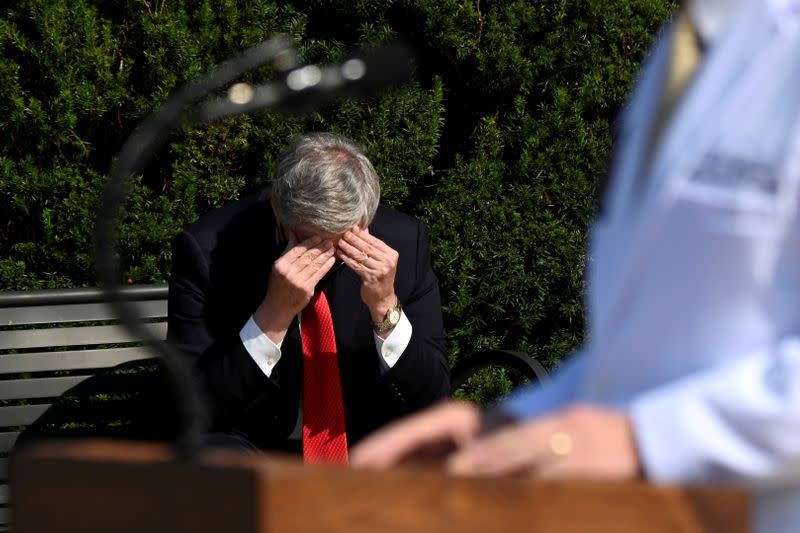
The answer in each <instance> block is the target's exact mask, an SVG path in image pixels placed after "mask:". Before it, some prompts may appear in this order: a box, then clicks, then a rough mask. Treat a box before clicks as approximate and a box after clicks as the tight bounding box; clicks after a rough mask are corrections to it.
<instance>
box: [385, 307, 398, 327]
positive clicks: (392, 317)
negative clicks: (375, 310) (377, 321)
mask: <svg viewBox="0 0 800 533" xmlns="http://www.w3.org/2000/svg"><path fill="white" fill-rule="evenodd" d="M387 318H388V319H389V322H390V323H392V324H397V323H398V322H400V310H399V309H398V308H396V307H395V308H393V309H391V310H390V311H389V316H388V317H387Z"/></svg>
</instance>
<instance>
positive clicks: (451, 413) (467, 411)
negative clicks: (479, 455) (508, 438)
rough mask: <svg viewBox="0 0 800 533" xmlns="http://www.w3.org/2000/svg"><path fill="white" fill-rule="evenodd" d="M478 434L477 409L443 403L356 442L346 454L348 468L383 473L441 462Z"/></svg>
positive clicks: (448, 402)
mask: <svg viewBox="0 0 800 533" xmlns="http://www.w3.org/2000/svg"><path fill="white" fill-rule="evenodd" d="M480 430H481V411H480V409H479V408H478V407H477V406H475V405H472V404H469V403H464V402H459V401H455V400H447V401H444V402H441V403H439V404H438V405H435V406H433V407H430V408H428V409H425V410H423V411H420V412H418V413H415V414H413V415H410V416H408V417H406V418H402V419H400V420H396V421H394V422H393V423H391V424H388V425H386V426H384V427H383V428H381V429H379V430H378V431H376V432H375V433H373V434H371V435H370V436H368V437H367V438H365V439H364V440H362V441H361V442H359V443H358V444H357V445H356V446H355V447H354V448H353V449H352V450H351V452H350V465H351V466H353V467H355V468H374V469H378V470H383V469H386V468H389V467H391V466H394V465H396V464H399V463H402V462H407V461H411V462H430V461H444V460H446V458H447V457H449V456H450V455H451V454H452V453H453V452H455V451H457V450H460V449H462V448H464V447H465V446H467V445H469V444H470V443H472V442H473V441H474V440H475V439H476V438H477V437H478V433H479V432H480Z"/></svg>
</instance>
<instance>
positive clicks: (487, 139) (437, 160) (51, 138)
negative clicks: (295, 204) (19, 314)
mask: <svg viewBox="0 0 800 533" xmlns="http://www.w3.org/2000/svg"><path fill="white" fill-rule="evenodd" d="M674 8H675V1H674V0H662V1H652V0H605V1H600V0H587V1H584V2H567V1H564V0H562V1H555V2H554V1H544V0H497V1H492V2H483V3H481V2H480V0H477V1H472V0H470V1H466V0H393V1H388V2H387V1H386V0H359V1H358V2H353V1H352V0H333V1H330V0H326V1H323V0H311V1H308V0H306V1H302V2H301V1H297V0H287V1H281V2H278V1H273V0H248V1H244V0H215V1H211V0H181V1H178V2H159V1H157V0H127V1H122V2H100V1H98V0H17V1H16V2H14V3H12V5H10V6H6V7H4V10H3V13H2V15H0V128H2V131H3V132H4V135H3V137H2V140H0V205H2V207H3V208H2V210H0V289H4V290H14V289H27V288H36V287H65V286H75V285H91V284H93V283H94V269H93V264H92V256H91V241H92V231H93V225H94V215H95V212H96V207H97V199H98V194H99V191H100V189H101V187H102V184H103V181H104V178H103V176H104V174H105V173H106V172H107V170H108V168H109V165H110V163H111V161H112V158H113V156H114V155H115V154H116V152H117V151H118V150H119V148H120V146H121V145H122V142H123V141H124V139H125V138H126V137H127V136H128V135H129V134H130V132H131V131H132V130H133V128H134V127H135V126H136V124H137V123H138V122H139V121H141V120H142V119H143V118H144V117H145V116H147V114H149V113H150V112H151V111H152V110H153V109H155V107H156V106H157V105H158V104H160V103H161V102H163V101H164V99H165V98H166V97H167V96H168V94H169V93H170V92H171V91H173V90H174V89H175V88H176V87H178V86H179V85H181V84H183V83H185V82H187V81H188V80H191V79H193V78H195V77H196V76H198V75H200V74H201V73H203V72H205V71H207V70H208V69H210V68H211V67H212V66H213V65H215V64H217V63H218V62H220V61H222V60H224V59H226V58H228V57H230V56H232V55H235V54H236V53H238V52H239V51H241V50H243V49H244V48H246V47H249V46H252V45H254V44H256V43H258V42H260V41H262V40H263V39H265V38H268V37H270V36H272V35H275V34H277V33H284V34H286V35H288V36H289V37H290V39H291V40H292V41H293V42H294V44H295V46H296V48H297V50H298V52H299V54H300V56H301V57H302V58H303V59H304V60H305V61H307V62H328V61H336V60H339V59H341V58H342V57H343V56H344V55H345V54H346V52H347V51H348V50H351V49H353V48H355V47H357V46H362V45H370V44H378V43H382V42H385V41H387V40H389V39H393V38H396V37H402V38H404V39H406V40H407V41H408V42H410V43H411V44H412V45H413V47H414V49H415V51H416V56H417V68H416V75H415V81H414V82H412V83H410V84H408V85H407V86H406V87H404V88H401V89H396V90H393V91H389V92H384V93H383V94H380V95H375V96H373V97H370V98H368V99H365V100H361V101H357V102H345V103H341V104H336V105H329V106H327V107H325V108H323V109H321V110H319V111H318V112H316V113H313V114H310V115H307V116H289V115H278V114H261V115H251V116H244V117H239V118H236V119H231V120H227V121H225V122H222V123H218V124H213V125H203V126H192V127H189V128H186V130H185V131H182V132H178V133H176V134H174V135H173V136H172V137H171V138H170V142H169V144H168V146H167V147H165V148H164V149H163V150H161V151H159V152H158V153H157V154H156V155H155V156H154V157H153V159H152V161H151V163H150V164H149V165H148V167H147V168H146V169H144V171H143V173H142V175H140V176H137V177H136V178H135V179H134V180H133V183H132V185H131V193H130V200H129V203H128V205H127V208H126V210H125V214H124V218H123V220H122V224H121V229H120V233H119V252H120V256H121V258H122V261H123V265H124V271H125V277H126V278H127V277H131V278H133V279H134V280H135V281H137V282H141V283H147V282H162V281H164V280H165V279H167V277H168V275H169V258H170V252H169V238H170V236H171V235H173V234H174V233H176V232H177V231H178V230H179V229H180V227H181V226H183V225H184V224H186V223H187V222H189V221H192V220H194V219H195V218H196V217H197V216H199V215H200V214H202V213H203V212H205V211H207V210H209V209H211V208H213V207H215V206H219V205H222V204H224V203H226V202H228V201H231V200H233V199H235V198H237V197H238V196H240V195H242V194H243V193H245V192H248V191H250V190H253V189H255V188H258V187H262V186H264V185H266V184H268V183H269V179H270V178H269V174H270V169H271V167H272V164H273V159H274V157H275V154H276V153H277V152H278V151H279V150H280V149H281V148H282V147H283V146H284V145H285V144H286V143H287V142H288V140H289V139H290V137H291V136H293V135H294V134H297V133H300V132H303V131H307V130H331V131H337V132H342V133H345V134H347V135H349V136H351V137H353V138H354V139H356V140H357V141H359V142H361V143H363V144H364V145H365V146H366V148H367V153H368V155H369V156H370V157H371V158H372V159H373V162H374V163H375V165H376V167H377V168H378V170H379V172H380V173H381V174H382V175H383V178H384V182H383V191H384V201H385V202H386V203H388V204H390V205H393V206H397V207H399V208H401V209H403V210H405V211H407V212H409V213H411V214H414V215H416V216H418V217H420V218H422V219H423V220H424V221H426V222H427V223H428V224H429V226H430V228H431V239H432V246H433V253H434V268H435V269H436V271H437V273H438V275H439V277H440V282H441V285H442V293H443V299H444V310H445V320H446V325H447V328H448V331H449V334H450V340H451V343H450V354H451V361H453V362H455V361H456V360H458V359H459V358H462V357H465V356H467V354H469V353H470V352H472V351H473V350H476V349H480V348H486V347H497V346H502V347H505V348H513V349H517V350H522V351H527V352H530V353H532V354H533V355H535V356H537V357H539V358H540V359H541V360H542V361H543V362H545V363H546V364H548V365H555V364H557V362H558V361H559V360H560V358H561V357H562V356H563V355H564V354H566V353H568V352H569V351H570V350H571V349H572V348H573V347H574V346H575V345H577V344H578V343H580V342H581V339H582V329H583V315H582V303H581V302H582V293H583V284H582V279H583V269H584V265H585V263H586V257H585V255H584V254H585V252H584V250H585V234H586V229H587V226H588V224H589V222H590V220H591V217H592V215H593V209H594V197H595V194H596V183H597V177H598V176H600V175H601V174H602V173H603V170H604V167H605V162H606V159H607V155H608V152H609V148H610V142H611V141H610V135H609V129H610V124H611V122H612V120H613V118H614V116H615V115H616V113H617V112H618V110H619V108H620V106H621V105H622V103H623V101H624V98H625V96H626V94H627V92H628V90H629V88H630V85H631V82H632V76H633V75H634V73H635V69H636V66H637V65H638V63H639V62H640V60H641V59H642V56H643V54H644V52H645V50H646V47H647V45H648V44H649V42H650V41H651V40H652V37H653V35H654V32H655V31H656V28H657V27H658V25H659V23H660V22H661V21H662V20H663V19H664V18H665V17H666V16H667V15H668V14H669V13H670V12H671V11H672V10H673V9H674ZM270 75H271V73H270V69H269V68H264V69H260V70H259V71H257V72H254V73H251V74H249V75H248V79H250V80H254V81H258V80H263V79H267V78H269V76H270ZM501 381H502V380H501Z"/></svg>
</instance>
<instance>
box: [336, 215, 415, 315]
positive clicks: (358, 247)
mask: <svg viewBox="0 0 800 533" xmlns="http://www.w3.org/2000/svg"><path fill="white" fill-rule="evenodd" d="M336 256H337V257H338V258H339V259H341V260H342V261H344V262H345V264H347V266H349V267H350V268H351V269H352V270H353V271H354V272H355V273H356V274H358V275H359V276H360V277H361V281H362V283H361V299H362V300H363V301H364V303H365V304H367V307H369V311H370V314H371V315H372V321H373V322H380V321H381V320H383V318H384V317H385V316H386V312H387V311H388V310H389V309H390V308H391V307H394V305H395V304H396V303H397V296H395V293H394V277H395V273H396V272H397V260H398V258H399V257H400V255H399V254H398V253H397V251H395V250H394V249H393V248H391V247H390V246H389V245H387V244H386V243H385V242H383V241H382V240H380V239H378V238H377V237H373V236H372V235H370V234H369V230H368V229H366V228H363V229H362V228H359V227H358V226H356V227H354V228H353V229H351V230H349V231H347V232H346V233H345V234H344V235H343V236H342V238H341V239H340V240H339V246H338V249H337V251H336Z"/></svg>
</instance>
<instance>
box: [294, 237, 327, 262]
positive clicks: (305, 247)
mask: <svg viewBox="0 0 800 533" xmlns="http://www.w3.org/2000/svg"><path fill="white" fill-rule="evenodd" d="M287 233H288V235H287V238H288V239H289V243H290V246H291V248H289V249H288V250H287V252H286V254H285V255H286V256H287V257H288V258H289V260H290V261H292V262H294V261H297V260H298V259H299V258H300V257H302V256H303V254H305V253H306V252H308V251H309V250H310V249H311V248H313V247H315V246H317V245H318V244H319V243H321V242H322V237H320V236H319V235H312V236H311V237H309V238H308V239H306V240H304V241H303V242H301V243H298V242H297V236H296V235H295V234H294V233H292V232H287ZM291 243H294V245H291Z"/></svg>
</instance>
